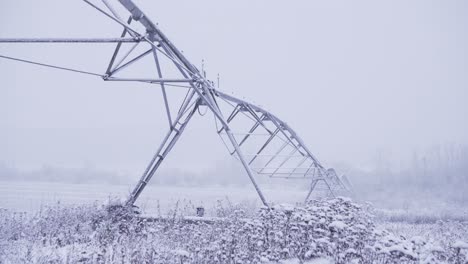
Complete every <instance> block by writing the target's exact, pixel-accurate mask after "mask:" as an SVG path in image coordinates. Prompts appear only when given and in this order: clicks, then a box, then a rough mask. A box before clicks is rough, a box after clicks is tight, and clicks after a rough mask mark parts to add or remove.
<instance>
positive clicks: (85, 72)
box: [0, 55, 104, 77]
mask: <svg viewBox="0 0 468 264" xmlns="http://www.w3.org/2000/svg"><path fill="white" fill-rule="evenodd" d="M0 58H4V59H8V60H14V61H19V62H24V63H29V64H34V65H38V66H43V67H49V68H53V69H57V70H63V71H70V72H76V73H82V74H88V75H93V76H99V77H104V76H103V75H102V74H99V73H94V72H88V71H82V70H77V69H72V68H66V67H61V66H56V65H52V64H46V63H40V62H35V61H30V60H24V59H19V58H14V57H8V56H3V55H0Z"/></svg>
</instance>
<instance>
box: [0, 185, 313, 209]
mask: <svg viewBox="0 0 468 264" xmlns="http://www.w3.org/2000/svg"><path fill="white" fill-rule="evenodd" d="M132 187H133V184H129V185H109V184H107V185H106V184H69V183H47V182H10V181H0V208H5V209H9V210H14V211H20V212H35V211H38V210H40V209H41V206H45V205H53V204H56V203H60V204H62V205H82V204H92V203H94V202H97V203H98V204H101V203H105V202H106V201H108V200H109V199H111V200H116V199H117V200H118V199H125V198H126V197H127V196H128V194H129V193H130V191H131V189H132ZM262 190H263V192H264V194H265V196H266V197H267V198H268V200H269V201H271V202H276V203H279V202H281V203H291V204H295V203H296V202H302V201H303V200H304V198H305V196H306V191H305V190H297V189H294V188H281V187H279V186H278V187H270V188H264V189H262ZM217 201H230V202H231V203H234V204H239V203H240V204H244V205H248V206H250V207H258V206H260V205H261V203H260V201H259V198H258V196H257V193H256V192H255V190H254V188H253V187H251V186H246V187H224V186H212V187H180V186H154V185H150V186H148V187H147V188H146V189H145V191H144V192H143V193H142V195H141V196H140V198H139V199H138V202H137V205H138V206H139V207H140V208H141V209H142V210H143V211H144V212H145V213H147V214H154V213H157V212H158V207H159V210H161V211H162V212H163V213H164V212H165V211H167V210H170V209H173V208H174V206H175V205H176V203H177V202H179V205H180V204H189V203H190V204H192V205H194V206H203V207H205V208H206V209H207V210H208V211H209V210H210V209H211V208H212V207H213V206H215V205H216V203H217ZM158 205H159V206H158Z"/></svg>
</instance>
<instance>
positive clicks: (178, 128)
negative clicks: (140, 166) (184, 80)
mask: <svg viewBox="0 0 468 264" xmlns="http://www.w3.org/2000/svg"><path fill="white" fill-rule="evenodd" d="M192 95H193V94H192ZM189 101H190V100H187V102H189ZM197 108H198V102H197V103H195V105H194V106H193V108H192V109H190V112H189V113H188V115H187V117H186V118H185V120H184V121H182V123H179V121H180V120H181V119H182V117H183V116H184V113H185V111H182V112H181V113H180V114H179V115H178V116H177V118H176V119H175V120H174V123H173V125H172V126H171V128H170V130H169V132H168V133H167V135H166V136H165V137H164V139H163V141H162V143H161V145H160V146H159V148H158V150H157V152H156V154H155V155H154V157H153V159H152V160H151V162H150V163H149V165H148V167H147V168H146V170H145V172H144V173H143V176H142V177H141V179H140V180H139V181H138V183H137V185H136V186H135V188H134V189H133V191H132V193H131V194H130V197H129V198H128V200H127V205H132V204H133V203H134V202H135V201H136V199H137V198H138V196H140V194H141V192H142V191H143V189H144V188H145V187H146V185H147V184H148V182H149V181H150V180H151V178H152V177H153V175H154V173H155V172H156V170H157V169H158V168H159V166H160V165H161V163H162V161H163V160H164V158H165V157H166V156H167V154H168V153H169V152H170V151H171V149H172V148H173V147H174V145H175V143H176V142H177V140H178V139H179V138H180V136H181V135H182V133H183V132H184V129H185V127H186V126H187V124H188V122H189V121H190V119H191V118H192V116H193V114H194V113H195V112H196V111H197Z"/></svg>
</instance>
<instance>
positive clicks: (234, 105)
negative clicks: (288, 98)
mask: <svg viewBox="0 0 468 264" xmlns="http://www.w3.org/2000/svg"><path fill="white" fill-rule="evenodd" d="M83 1H84V2H86V3H87V4H88V5H90V6H91V7H93V8H95V9H96V10H98V11H99V12H100V13H102V14H103V15H105V16H107V17H108V18H110V19H112V20H113V21H114V22H116V23H118V24H120V25H121V26H122V27H123V32H122V34H121V35H120V37H118V38H88V39H82V38H81V39H70V38H48V39H18V38H16V39H1V40H0V42H3V43H116V47H115V49H114V52H113V54H112V57H111V60H110V62H109V65H108V67H107V69H106V71H105V74H95V73H91V72H87V71H80V70H75V69H70V68H65V67H58V66H53V65H48V64H43V63H37V62H32V61H28V60H23V59H18V58H12V57H8V56H1V55H0V57H2V58H5V59H12V60H17V61H21V62H26V63H33V64H37V65H40V66H47V67H53V68H57V69H61V70H69V71H75V72H79V73H85V74H91V75H97V76H100V77H102V79H103V80H104V81H120V82H124V81H126V82H145V83H151V84H157V85H159V86H160V87H161V91H162V95H163V98H164V104H165V110H166V112H167V119H168V122H169V131H168V132H167V134H166V135H165V137H164V138H163V140H162V142H161V144H160V146H159V148H158V149H157V151H156V153H155V154H154V156H153V157H152V159H151V161H150V163H149V164H148V166H147V168H146V169H145V171H144V173H143V175H142V176H141V178H140V180H139V181H138V183H137V184H136V186H135V188H134V189H133V191H132V192H131V194H130V196H129V198H128V200H127V203H128V204H133V203H134V202H135V201H136V200H137V199H138V197H139V196H140V194H141V193H142V191H143V190H144V188H145V187H146V185H147V184H148V183H149V181H150V180H151V178H152V177H153V175H154V174H155V173H156V171H157V170H158V168H159V167H160V165H161V163H162V162H163V161H164V159H165V158H166V157H167V155H168V154H169V152H170V151H171V149H172V148H173V147H174V145H175V144H176V142H177V141H178V140H179V138H180V137H181V135H182V134H183V132H184V129H185V128H186V127H187V124H188V123H189V121H190V120H191V118H192V117H193V115H194V114H195V113H196V112H197V111H199V108H200V107H207V109H208V110H209V111H210V112H212V113H213V114H214V116H215V120H216V121H215V122H216V129H217V133H218V134H219V136H220V137H221V139H222V142H223V143H224V145H225V146H226V148H227V149H228V151H229V153H230V154H231V155H232V156H234V157H235V158H237V159H238V160H239V161H240V162H241V163H242V165H243V167H244V168H245V172H246V174H247V176H248V177H249V178H250V181H251V182H252V184H253V186H254V187H255V190H256V191H257V193H258V195H259V197H260V199H261V201H262V202H263V204H265V205H267V206H268V203H267V200H266V198H265V197H264V195H263V193H262V191H261V189H260V188H259V186H258V184H257V182H256V180H255V179H256V177H258V175H266V176H268V177H271V178H288V179H309V180H310V181H311V187H310V190H309V192H308V194H307V197H306V200H307V199H309V197H310V195H311V193H312V192H313V191H314V189H316V186H317V185H318V184H319V183H320V182H322V184H324V185H325V186H326V188H328V190H329V192H330V193H331V194H333V193H335V192H336V191H337V190H348V191H349V186H347V185H345V184H343V182H342V181H341V179H340V177H338V176H337V174H336V173H335V171H334V170H333V169H328V170H327V169H325V168H324V167H323V166H322V165H321V164H320V162H319V161H318V160H317V158H316V157H315V156H314V155H313V154H312V152H311V151H310V150H309V149H308V148H307V146H306V145H305V143H304V142H303V141H302V139H301V138H300V137H299V135H297V133H296V132H295V131H294V130H293V129H292V128H291V127H290V126H288V124H286V122H284V121H283V120H281V119H280V118H278V117H277V116H276V115H274V114H272V113H270V112H269V111H267V110H265V109H263V108H262V107H260V106H257V105H255V104H252V103H249V102H247V101H245V100H241V99H239V98H236V97H234V96H231V95H227V94H225V93H223V92H221V91H219V89H216V88H215V85H214V84H213V82H211V81H209V80H207V79H206V77H205V74H204V72H203V71H200V70H199V69H197V67H195V66H194V65H193V64H192V63H190V62H189V61H188V60H187V58H186V57H185V56H184V55H183V54H182V52H180V51H179V50H178V49H177V48H176V46H175V45H174V44H173V43H172V42H171V41H170V40H169V38H168V37H167V36H166V35H165V34H164V33H163V32H162V31H161V30H160V29H159V28H158V27H157V26H156V25H155V24H154V23H153V22H152V21H151V20H150V19H149V18H148V17H147V16H146V15H145V14H144V13H143V12H142V10H141V9H140V8H138V7H137V6H136V5H135V3H134V2H133V1H132V0H118V2H119V3H120V4H121V6H122V7H123V8H124V9H125V10H126V11H127V12H128V13H129V18H128V20H126V21H125V20H123V19H122V18H121V16H120V15H119V13H118V12H117V11H116V9H115V8H114V7H113V6H111V4H110V3H109V2H108V1H107V0H103V3H104V4H105V6H106V7H107V9H108V10H109V11H106V10H104V9H103V8H101V7H99V6H98V5H96V4H95V3H92V2H90V1H88V0H83ZM132 21H136V22H139V23H140V25H141V26H143V28H144V32H143V33H141V32H138V31H137V30H135V29H134V27H131V22H132ZM124 43H131V47H130V48H129V49H127V51H126V52H123V51H122V50H123V48H122V45H123V44H124ZM137 46H145V47H146V48H145V50H144V51H143V52H141V53H136V52H135V50H136V47H137ZM135 53H136V54H135ZM147 56H152V57H153V63H154V65H155V66H156V71H155V73H156V74H155V77H154V78H137V77H132V78H128V77H127V78H123V77H119V75H118V74H119V73H120V72H122V71H124V70H125V69H126V68H129V67H131V66H132V65H133V64H134V63H136V62H137V61H139V60H141V59H143V58H145V57H147ZM161 58H165V60H166V61H169V62H170V63H172V64H173V66H175V68H176V69H177V71H178V74H179V76H180V77H179V78H164V77H163V72H164V67H163V65H162V63H161ZM173 86H176V87H177V86H181V87H187V93H186V94H185V97H184V99H183V101H182V103H181V104H180V106H179V107H178V111H171V109H170V100H169V99H168V96H167V89H172V87H173Z"/></svg>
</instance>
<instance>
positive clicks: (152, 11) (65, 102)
mask: <svg viewBox="0 0 468 264" xmlns="http://www.w3.org/2000/svg"><path fill="white" fill-rule="evenodd" d="M138 3H139V4H140V5H141V8H142V9H143V10H144V11H145V12H146V14H147V15H148V16H149V17H151V18H152V20H153V21H155V22H157V23H158V24H159V27H160V28H161V29H162V30H163V32H165V33H166V35H167V36H168V37H169V38H170V39H171V40H172V41H173V42H174V43H175V44H176V46H177V47H178V48H179V49H181V50H183V52H184V54H185V55H186V56H187V57H188V58H189V59H190V60H191V62H192V63H193V64H196V65H197V66H200V67H201V63H202V60H204V62H205V63H204V64H205V66H204V67H205V69H206V71H207V75H208V78H210V79H211V80H213V81H216V79H217V74H219V75H220V90H222V91H225V92H227V93H229V94H230V93H233V94H235V95H237V96H238V97H240V98H243V97H245V98H246V100H249V101H253V102H256V103H258V104H260V105H262V106H264V107H265V108H266V109H268V110H270V111H272V112H273V113H275V114H277V115H278V116H280V117H281V118H282V119H283V120H285V121H286V122H287V123H288V124H289V125H290V126H291V127H293V128H294V129H295V130H296V131H297V132H298V133H299V134H300V135H301V136H302V138H303V139H304V141H305V143H306V144H307V145H308V147H309V149H310V150H311V151H312V152H313V153H314V154H315V155H316V156H317V157H318V159H319V160H320V161H321V162H322V163H323V164H324V165H325V166H326V167H336V168H337V171H338V172H339V174H347V175H349V177H350V178H351V180H352V182H353V185H354V186H355V188H356V190H364V189H369V188H374V187H372V186H374V185H373V184H377V183H378V184H380V186H401V185H402V184H403V185H406V184H409V183H411V184H412V185H414V186H417V187H418V188H421V189H423V188H425V187H423V186H431V188H432V187H434V188H436V187H437V186H439V184H444V186H445V185H446V184H448V185H447V186H458V188H457V190H460V189H461V190H463V188H464V187H463V186H466V184H467V181H468V176H467V175H468V173H467V172H468V168H467V164H468V154H467V147H466V146H467V145H468V122H467V117H468V104H467V103H466V102H467V100H468V75H467V72H468V49H467V48H466V47H468V37H467V36H468V34H467V33H468V18H467V17H468V3H467V2H466V1H411V2H408V1H384V2H381V1H380V2H375V1H352V2H350V1H312V2H311V1H293V2H284V1H266V0H261V1H255V2H252V1H245V0H242V1H234V2H229V3H227V2H220V1H208V0H203V1H143V0H140V1H138ZM0 7H1V8H0V37H1V38H6V37H118V36H119V35H120V33H121V27H120V26H119V25H117V24H115V23H113V22H112V21H110V20H109V19H107V18H106V17H104V16H102V15H101V14H99V13H98V12H96V11H95V10H93V9H92V8H90V7H89V6H87V5H86V4H85V3H84V2H82V1H52V0H48V1H25V0H22V1H2V3H1V4H0ZM113 47H114V46H113V45H107V46H106V44H99V45H89V44H83V45H76V46H69V45H63V44H56V45H49V44H19V45H14V44H0V54H1V55H6V56H16V57H19V58H25V59H31V60H36V61H41V62H46V63H51V64H57V65H66V66H70V67H74V68H79V69H84V70H87V71H91V72H101V73H102V72H104V71H105V69H106V67H107V64H108V61H109V58H110V57H111V55H112V52H113ZM0 72H1V74H2V75H1V76H2V80H1V83H2V85H1V86H0V121H1V122H0V172H1V177H2V179H7V180H9V179H23V180H31V179H36V180H37V179H47V180H58V181H72V182H94V181H104V182H118V183H127V182H134V181H135V180H136V179H137V178H138V177H139V176H140V175H141V173H142V172H143V170H144V168H145V167H146V165H147V162H148V161H149V160H150V158H151V156H152V155H153V153H154V151H155V150H156V148H157V146H158V142H160V140H161V139H162V137H163V135H164V133H166V131H167V120H165V113H164V105H163V101H162V97H161V92H160V88H159V86H156V85H149V84H135V83H115V82H109V83H107V82H103V81H102V80H101V79H100V78H97V77H92V76H83V75H77V74H74V73H69V72H61V71H57V70H53V69H47V68H41V67H37V66H32V65H26V64H21V63H18V62H13V61H7V60H4V59H0ZM175 89H177V88H175ZM171 92H172V91H169V94H170V95H171ZM235 162H236V161H235V160H233V159H232V158H231V157H230V156H229V154H228V153H227V151H226V150H225V149H224V147H223V145H222V143H221V141H220V140H219V138H218V137H217V135H216V132H215V128H214V125H213V117H212V116H211V115H210V114H208V115H207V116H203V117H202V116H199V115H197V116H196V117H195V118H194V120H193V121H192V122H191V123H190V124H189V126H188V128H187V130H186V132H185V134H184V135H183V137H182V139H181V140H180V141H179V142H178V143H177V145H176V147H175V148H174V151H173V152H172V153H171V154H170V155H169V157H168V158H167V159H166V160H165V163H164V165H163V166H162V168H161V172H160V173H159V175H158V176H157V177H161V178H160V179H159V180H158V179H155V181H160V182H164V181H165V180H164V179H166V180H167V179H168V177H167V175H169V174H170V175H171V177H172V180H171V181H173V182H169V183H174V182H177V183H182V184H183V183H186V184H191V185H192V184H197V183H210V182H215V183H217V184H229V183H234V184H238V183H245V182H246V176H245V175H244V172H243V171H242V169H240V167H239V166H238V164H237V163H235ZM164 175H166V178H165V177H164ZM174 175H176V176H177V175H178V176H177V177H175V176H174ZM219 175H224V177H223V176H219ZM226 175H228V176H229V177H227V176H226ZM157 177H156V178H157ZM174 177H175V178H174ZM197 177H199V178H197ZM237 177H238V178H237ZM219 178H221V179H219ZM197 179H200V180H197ZM369 186H370V187H369ZM449 188H452V187H449ZM449 190H450V189H449ZM465 190H466V189H465ZM461 196H462V197H461V198H460V197H458V198H456V199H461V200H466V195H463V193H461Z"/></svg>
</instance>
